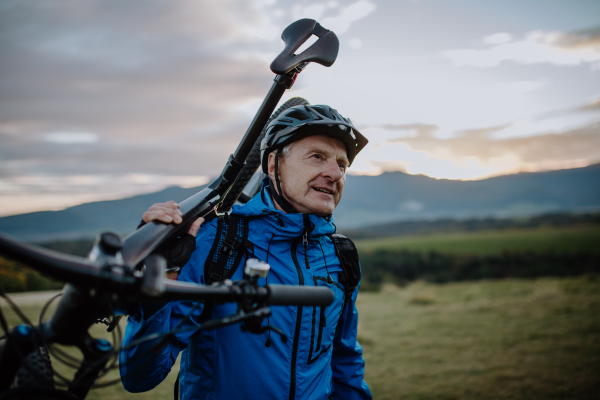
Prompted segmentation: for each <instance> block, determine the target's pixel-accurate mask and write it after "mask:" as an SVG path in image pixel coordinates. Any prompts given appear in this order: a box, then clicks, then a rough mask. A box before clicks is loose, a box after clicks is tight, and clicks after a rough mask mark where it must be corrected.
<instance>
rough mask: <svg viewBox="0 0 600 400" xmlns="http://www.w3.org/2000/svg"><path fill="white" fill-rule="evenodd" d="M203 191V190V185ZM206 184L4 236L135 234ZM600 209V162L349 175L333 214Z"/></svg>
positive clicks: (352, 218) (365, 221)
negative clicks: (466, 176)
mask: <svg viewBox="0 0 600 400" xmlns="http://www.w3.org/2000/svg"><path fill="white" fill-rule="evenodd" d="M202 187H204V186H202ZM202 187H197V188H191V189H183V188H179V187H171V188H168V189H165V190H162V191H160V192H156V193H151V194H145V195H139V196H134V197H130V198H126V199H122V200H112V201H100V202H94V203H87V204H81V205H78V206H75V207H70V208H67V209H65V210H62V211H42V212H35V213H29V214H21V215H14V216H9V217H3V218H0V232H3V233H7V234H9V235H11V236H13V237H15V238H17V239H20V240H24V241H31V242H47V241H56V240H73V239H84V238H92V237H94V236H95V235H96V234H98V233H100V232H102V231H106V230H110V231H114V232H119V233H122V234H127V233H129V232H131V231H133V230H134V229H135V228H136V227H137V225H138V223H139V221H140V219H141V215H142V213H143V212H144V211H145V210H146V209H147V208H148V207H149V206H150V205H152V204H153V203H156V202H163V201H167V200H175V201H182V200H184V199H186V198H188V197H189V196H191V195H193V194H195V193H196V192H198V191H199V190H200V189H201V188H202ZM594 210H600V164H596V165H591V166H588V167H584V168H574V169H566V170H558V171H548V172H534V173H520V174H514V175H504V176H498V177H494V178H489V179H484V180H480V181H455V180H447V179H440V180H438V179H433V178H429V177H427V176H423V175H408V174H405V173H402V172H388V173H384V174H382V175H379V176H348V178H347V182H346V186H345V189H344V194H343V199H342V201H341V202H340V205H339V206H338V208H337V209H336V211H335V212H334V217H335V223H336V225H337V226H338V227H339V228H340V229H342V230H349V229H356V228H359V227H365V226H373V225H378V224H382V223H390V222H394V221H411V220H413V221H414V220H435V219H442V218H453V219H466V218H479V217H498V218H507V217H519V216H533V215H540V214H546V213H550V212H552V213H556V212H584V211H594Z"/></svg>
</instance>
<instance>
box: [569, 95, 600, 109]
mask: <svg viewBox="0 0 600 400" xmlns="http://www.w3.org/2000/svg"><path fill="white" fill-rule="evenodd" d="M575 111H600V98H598V99H596V100H593V101H591V102H589V103H588V104H586V105H584V106H581V107H579V108H577V109H576V110H575Z"/></svg>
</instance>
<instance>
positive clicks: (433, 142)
mask: <svg viewBox="0 0 600 400" xmlns="http://www.w3.org/2000/svg"><path fill="white" fill-rule="evenodd" d="M412 126H413V128H412V129H414V131H415V132H417V134H416V135H410V136H407V135H406V134H405V131H406V129H407V125H398V126H390V125H387V126H380V127H369V128H367V129H364V131H365V134H366V135H367V137H369V138H370V139H372V140H371V142H370V143H369V145H368V146H367V148H366V149H365V150H364V151H363V152H361V154H359V155H358V156H357V159H356V160H355V162H354V164H353V166H352V168H351V169H352V172H353V173H361V174H362V173H366V174H379V173H381V172H383V171H393V170H401V171H406V172H408V173H411V174H426V175H429V176H432V177H436V178H447V179H480V178H484V177H488V176H493V175H502V174H509V173H517V172H521V171H540V170H553V169H562V168H573V167H582V166H587V165H590V164H594V163H597V162H600V123H599V122H594V123H590V124H588V125H585V126H580V127H578V128H574V129H570V130H565V131H561V132H547V133H543V134H539V135H538V136H534V137H512V138H508V139H503V140H498V139H496V138H495V136H497V134H498V133H499V132H502V131H503V130H505V129H509V128H510V127H511V126H512V124H507V125H502V126H494V127H484V128H477V129H469V130H463V131H460V132H458V134H457V135H455V136H454V137H452V138H445V139H441V138H438V137H436V136H437V135H436V130H437V129H439V128H438V127H437V126H436V125H432V124H413V125H412ZM394 132H397V136H395V137H394V136H393V133H394ZM381 139H383V140H381Z"/></svg>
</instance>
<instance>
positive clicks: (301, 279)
mask: <svg viewBox="0 0 600 400" xmlns="http://www.w3.org/2000/svg"><path fill="white" fill-rule="evenodd" d="M298 242H300V238H296V239H294V240H293V241H292V260H293V261H294V265H295V266H296V272H298V285H300V286H303V285H304V275H303V274H302V268H300V264H298V257H297V256H296V251H297V250H298ZM305 254H306V252H305ZM301 324H302V306H298V313H297V315H296V329H295V331H294V344H293V347H292V371H291V377H290V394H289V400H293V399H294V398H295V397H296V364H297V363H296V359H297V357H298V341H299V340H300V326H301Z"/></svg>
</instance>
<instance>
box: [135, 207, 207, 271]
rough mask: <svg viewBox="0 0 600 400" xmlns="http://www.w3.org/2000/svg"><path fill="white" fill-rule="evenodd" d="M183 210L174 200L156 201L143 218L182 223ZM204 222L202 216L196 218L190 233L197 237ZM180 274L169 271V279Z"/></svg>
mask: <svg viewBox="0 0 600 400" xmlns="http://www.w3.org/2000/svg"><path fill="white" fill-rule="evenodd" d="M182 215H183V214H182V213H181V210H179V204H177V203H176V202H174V201H173V200H170V201H167V202H166V203H156V204H153V205H152V206H150V208H149V209H148V211H146V212H145V213H144V215H143V216H142V220H143V221H144V222H145V223H148V222H150V221H162V222H165V223H167V224H170V223H174V224H180V223H181V221H182V219H181V216H182ZM203 223H204V218H202V217H200V218H198V219H196V220H195V221H194V222H193V223H192V225H190V229H188V233H189V234H190V235H192V236H193V237H196V235H197V234H198V229H200V226H201V225H202V224H203ZM177 276H179V273H178V272H167V278H168V279H177Z"/></svg>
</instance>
